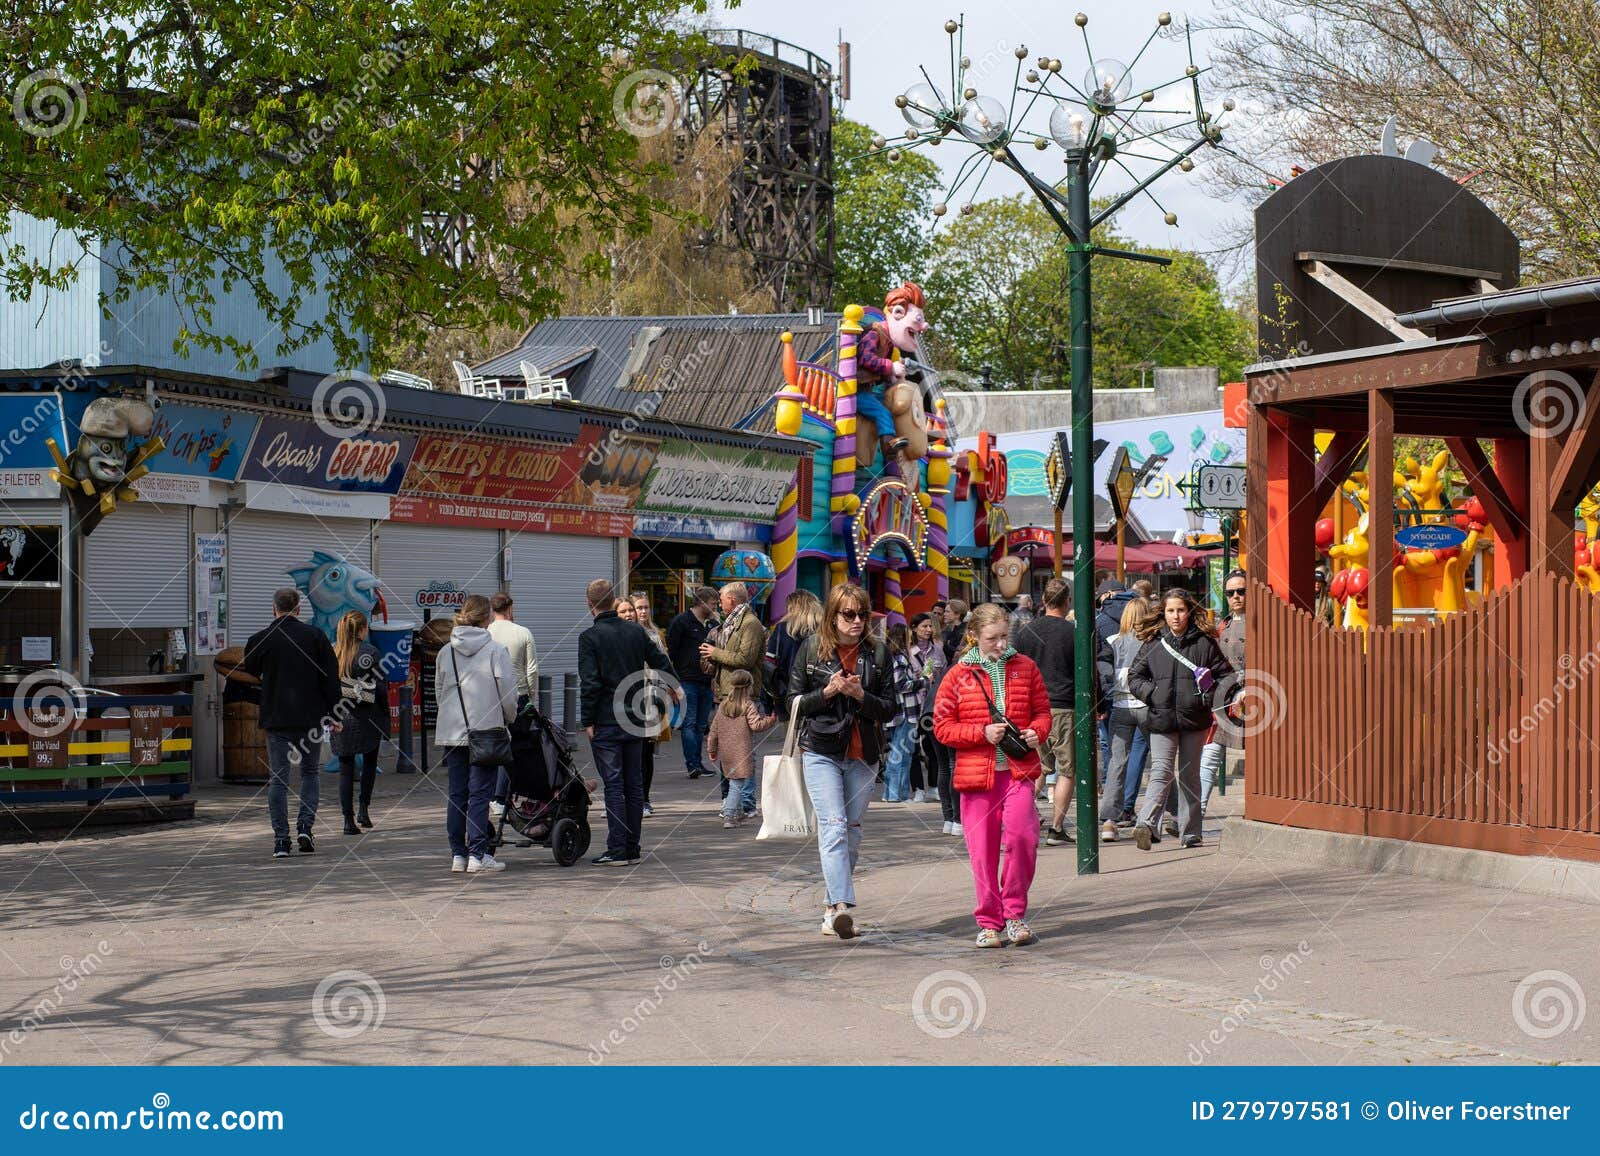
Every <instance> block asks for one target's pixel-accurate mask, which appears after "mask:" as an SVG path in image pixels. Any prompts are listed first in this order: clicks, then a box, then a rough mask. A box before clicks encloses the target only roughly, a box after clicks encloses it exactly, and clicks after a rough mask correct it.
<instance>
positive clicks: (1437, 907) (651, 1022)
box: [0, 756, 1600, 1064]
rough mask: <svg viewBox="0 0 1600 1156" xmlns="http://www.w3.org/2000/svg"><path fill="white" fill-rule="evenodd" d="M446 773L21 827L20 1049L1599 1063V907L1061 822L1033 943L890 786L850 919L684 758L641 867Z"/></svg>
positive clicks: (3, 951) (9, 871)
mask: <svg viewBox="0 0 1600 1156" xmlns="http://www.w3.org/2000/svg"><path fill="white" fill-rule="evenodd" d="M332 787H333V783H332V780H331V779H330V780H327V781H326V782H325V788H324V798H325V800H326V799H327V798H328V797H329V796H332V795H333V794H334V792H333V790H332ZM441 789H442V776H440V775H435V776H417V777H409V776H408V777H400V776H393V775H385V776H384V777H383V778H382V779H381V780H380V782H379V787H378V797H377V800H376V806H375V807H374V818H375V819H376V820H377V822H378V827H377V829H376V830H374V831H373V832H371V833H370V834H367V835H365V836H363V837H361V838H347V837H345V836H342V835H340V834H338V833H337V831H338V829H339V824H338V823H337V821H334V822H331V823H330V822H328V821H327V820H326V819H325V820H324V821H323V822H322V823H321V824H320V830H319V832H318V835H319V850H318V852H317V854H316V855H314V856H299V855H297V856H295V857H294V858H292V859H290V860H288V861H280V862H275V861H273V860H272V859H271V858H270V857H269V853H270V850H271V837H270V833H269V830H268V826H267V821H266V815H265V807H264V797H263V796H262V795H261V794H260V793H259V792H257V791H254V790H251V789H245V788H240V787H222V788H209V789H206V790H203V791H202V792H201V795H200V800H201V805H200V814H199V817H198V818H197V819H196V820H195V821H194V822H192V823H185V824H181V825H176V826H171V827H166V828H159V829H157V828H144V829H138V830H133V831H124V832H114V833H103V834H96V835H92V836H89V837H85V838H78V839H71V840H67V841H64V842H58V843H57V842H52V843H45V844H38V845H9V846H4V847H0V896H4V905H3V907H0V912H3V915H0V928H3V930H4V934H3V935H0V1064H4V1063H26V1064H66V1063H115V1064H129V1063H212V1064H241V1063H363V1064H376V1063H423V1064H434V1063H453V1064H466V1063H580V1064H581V1063H595V1062H607V1063H679V1062H690V1063H713V1064H727V1063H746V1064H754V1063H791V1062H803V1063H906V1062H915V1063H1163V1064H1166V1063H1171V1064H1183V1063H1201V1062H1218V1063H1229V1064H1233V1063H1289V1064H1295V1063H1308V1062H1309V1063H1348V1062H1354V1063H1410V1062H1421V1063H1434V1062H1465V1063H1473V1062H1506V1061H1511V1062H1551V1061H1574V1060H1583V1059H1589V1060H1593V1059H1597V1058H1600V1012H1597V1013H1596V1014H1595V1015H1593V1016H1586V1017H1585V1018H1583V1019H1582V1021H1581V1023H1580V1022H1577V1021H1578V1009H1579V1007H1580V1006H1582V1005H1581V1003H1580V1002H1579V1001H1582V1000H1583V999H1584V993H1585V992H1595V993H1597V994H1600V957H1597V956H1596V953H1595V951H1594V944H1595V942H1596V941H1597V939H1600V906H1587V905H1580V904H1570V903H1562V902H1558V901H1554V900H1541V899H1534V898H1529V897H1527V896H1521V895H1516V894H1512V893H1508V892H1498V891H1485V890H1478V889H1474V888H1471V887H1464V886H1455V885H1448V884H1441V883H1435V882H1429V881H1423V880H1414V879H1406V878H1394V877H1368V876H1362V875H1352V874H1348V873H1340V872H1334V871H1327V870H1323V869H1312V868H1306V867H1299V866H1294V865H1287V864H1284V863H1281V862H1265V861H1253V860H1244V859H1239V858H1237V857H1232V856H1222V855H1219V854H1218V853H1217V852H1216V850H1215V848H1214V847H1212V846H1208V847H1206V848H1202V849H1198V850H1191V851H1181V850H1179V849H1177V847H1176V846H1175V843H1174V841H1172V840H1167V841H1165V842H1163V843H1161V844H1160V845H1158V847H1157V849H1156V850H1155V851H1152V852H1150V853H1141V852H1139V851H1138V850H1137V849H1135V848H1134V847H1132V846H1131V845H1130V844H1120V845H1118V846H1115V847H1111V848H1108V849H1106V853H1105V855H1104V857H1103V873H1102V874H1101V875H1099V876H1097V877H1093V878H1081V877H1079V876H1077V874H1076V871H1075V851H1074V850H1073V849H1072V848H1065V847H1064V848H1043V847H1041V850H1040V859H1041V862H1040V871H1039V877H1038V880H1037V882H1036V883H1035V886H1034V896H1033V911H1032V912H1031V913H1030V920H1031V922H1032V924H1033V926H1034V928H1035V930H1036V931H1037V932H1038V933H1039V935H1040V937H1041V942H1040V943H1038V944H1037V945H1035V946H1033V947H1030V948H1023V949H1013V948H1008V949H1005V950H1003V951H990V952H978V951H976V950H974V949H973V948H972V947H971V946H970V943H971V938H972V934H973V931H974V927H973V924H972V920H971V916H970V904H971V881H970V876H969V874H968V871H967V864H966V860H965V857H964V853H963V848H962V847H961V845H960V841H959V840H956V839H951V838H948V837H945V836H943V835H941V834H940V833H939V811H938V807H937V806H936V805H919V806H912V805H909V804H880V803H874V804H873V806H872V809H871V811H870V813H869V814H868V816H867V821H866V838H865V845H864V849H863V864H862V870H861V872H860V875H859V877H858V890H859V893H860V898H861V907H860V917H861V922H862V923H863V924H864V925H865V928H866V934H865V935H864V936H863V937H861V938H859V939H856V940H853V941H850V942H848V943H840V942H838V941H837V940H833V939H829V938H825V937H823V936H821V935H819V934H818V931H817V924H818V921H819V916H820V906H821V892H820V875H819V872H818V868H817V862H816V851H815V847H814V846H812V845H809V844H807V845H797V844H767V843H761V842H758V841H757V840H756V839H755V831H754V829H753V827H746V828H744V829H741V830H738V831H723V830H722V829H721V826H720V823H719V821H718V820H717V818H716V788H715V785H714V783H713V782H712V781H711V780H704V779H703V780H700V781H698V782H690V781H689V780H688V779H687V778H686V777H685V776H684V775H683V774H682V771H681V765H680V764H679V763H678V762H677V761H675V756H673V757H664V758H663V759H662V766H661V770H660V774H659V775H658V779H657V787H656V792H655V794H656V803H657V814H656V817H655V818H653V819H650V820H647V821H646V826H647V830H646V836H647V837H646V841H645V842H646V850H647V857H646V859H645V860H644V862H643V864H642V865H641V866H639V867H637V868H634V869H625V868H610V869H602V868H598V867H593V866H590V865H589V864H588V863H587V862H584V863H583V864H581V865H579V866H577V867H573V868H570V869H565V870H563V869H561V868H559V867H557V866H555V864H554V862H553V861H552V859H551V857H550V853H549V852H548V851H545V850H541V849H529V850H517V849H514V848H513V849H509V850H508V851H507V852H506V854H505V857H506V858H507V859H508V861H509V862H510V863H511V868H510V869H509V870H508V871H506V872H504V873H503V874H501V875H498V876H492V877H491V876H484V877H467V876H462V875H452V874H450V873H449V871H448V852H447V850H446V846H445V842H444V834H443V812H444V808H443V802H442V798H441V795H440V792H441ZM1239 802H1240V797H1239V794H1238V792H1237V791H1236V792H1235V793H1234V794H1232V795H1230V796H1229V797H1228V799H1227V800H1226V801H1225V802H1224V803H1223V804H1222V806H1221V807H1220V808H1219V811H1220V812H1222V813H1227V812H1228V811H1230V810H1232V809H1236V808H1237V807H1238V805H1239ZM335 807H336V804H335ZM325 814H326V812H325ZM598 818H599V813H598V810H597V811H596V819H597V820H598ZM1211 833H1212V834H1213V835H1214V831H1212V832H1211ZM597 842H598V840H597ZM1538 973H1559V974H1558V975H1544V976H1540V975H1539V974H1538ZM1530 976H1534V977H1535V978H1534V979H1533V980H1532V981H1531V982H1529V983H1527V984H1524V983H1523V981H1524V980H1527V979H1528V977H1530ZM1519 985H1522V986H1521V988H1520V989H1519ZM319 989H320V990H321V993H322V994H321V995H320V997H319V995H318V993H319ZM1563 1001H1565V1002H1563ZM1563 1016H1565V1023H1566V1027H1565V1030H1560V1031H1558V1032H1555V1033H1554V1034H1551V1029H1552V1028H1561V1027H1562V1026H1563ZM1519 1025H1526V1026H1527V1027H1528V1028H1529V1029H1530V1030H1524V1029H1523V1027H1522V1026H1519ZM13 1029H15V1030H17V1031H18V1032H19V1035H18V1036H16V1037H13V1036H11V1035H9V1034H8V1033H9V1032H10V1031H11V1030H13Z"/></svg>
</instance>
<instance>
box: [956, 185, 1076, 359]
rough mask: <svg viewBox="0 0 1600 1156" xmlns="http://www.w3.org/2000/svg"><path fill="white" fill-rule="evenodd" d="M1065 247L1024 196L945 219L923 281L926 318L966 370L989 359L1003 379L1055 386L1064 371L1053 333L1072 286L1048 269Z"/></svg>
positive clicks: (1061, 324)
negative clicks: (1054, 278) (1058, 361)
mask: <svg viewBox="0 0 1600 1156" xmlns="http://www.w3.org/2000/svg"><path fill="white" fill-rule="evenodd" d="M946 219H947V220H948V218H946ZM1064 245H1065V241H1064V239H1063V237H1062V235H1061V232H1060V230H1059V229H1058V228H1057V227H1056V225H1055V222H1053V221H1051V220H1050V218H1049V217H1048V216H1046V215H1045V214H1044V212H1043V211H1042V210H1040V209H1039V208H1038V207H1037V206H1036V205H1034V204H1033V203H1032V202H1031V201H1030V200H1028V199H1026V198H1025V197H1022V196H1016V197H1004V198H995V199H992V200H987V201H979V202H977V204H976V206H975V207H974V209H973V211H972V212H970V213H961V214H960V215H958V216H957V217H956V218H955V219H954V220H953V221H951V222H950V224H948V225H941V227H940V229H939V231H938V233H937V234H936V235H935V238H934V242H933V250H932V253H931V259H930V261H929V266H928V278H927V281H926V283H925V288H926V289H927V292H928V297H929V300H928V319H929V321H930V323H931V324H932V326H933V328H934V329H935V330H936V331H937V332H938V334H939V336H940V337H941V338H942V339H943V340H944V341H945V342H946V343H947V344H948V345H949V346H950V347H951V348H952V349H953V350H954V351H955V353H956V357H957V361H958V363H959V365H960V367H961V368H962V369H963V370H966V371H968V372H976V371H977V370H978V368H979V367H980V366H985V365H987V366H989V367H990V368H991V369H992V371H993V374H994V377H995V380H997V381H999V382H1001V383H1004V384H1008V385H1021V386H1025V387H1027V388H1054V387H1055V385H1056V384H1057V380H1058V374H1059V373H1062V372H1065V370H1064V368H1062V367H1061V366H1058V365H1057V364H1056V358H1055V357H1054V354H1053V353H1052V350H1051V348H1050V346H1049V341H1050V336H1049V335H1050V334H1051V333H1054V332H1057V331H1061V332H1065V330H1066V328H1067V321H1066V310H1067V286H1066V282H1065V281H1062V282H1061V283H1060V284H1059V285H1056V284H1055V283H1054V282H1053V281H1052V280H1051V277H1050V271H1051V270H1052V269H1053V268H1054V262H1055V258H1056V255H1057V253H1058V252H1059V253H1060V254H1061V255H1062V256H1063V257H1064V256H1065V248H1064ZM1062 268H1063V269H1064V268H1065V263H1064V261H1063V263H1062Z"/></svg>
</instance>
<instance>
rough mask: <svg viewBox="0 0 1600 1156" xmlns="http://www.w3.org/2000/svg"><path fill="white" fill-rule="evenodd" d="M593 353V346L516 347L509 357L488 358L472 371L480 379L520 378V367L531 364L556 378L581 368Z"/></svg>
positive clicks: (528, 345)
mask: <svg viewBox="0 0 1600 1156" xmlns="http://www.w3.org/2000/svg"><path fill="white" fill-rule="evenodd" d="M594 352H595V347H594V346H593V345H534V344H532V343H529V344H526V345H519V346H517V348H515V349H513V350H511V351H510V352H509V353H502V354H500V356H498V357H491V358H490V359H489V360H488V361H485V362H484V363H483V364H482V365H480V366H478V367H477V368H476V369H474V370H473V372H474V373H476V374H477V375H478V376H479V377H493V378H502V377H511V378H517V379H518V380H520V379H521V377H522V363H523V362H524V361H531V362H532V363H533V367H534V368H535V369H537V370H538V371H539V372H540V373H542V374H544V375H545V376H547V377H555V376H558V375H560V374H563V373H565V372H566V371H567V370H569V369H573V368H574V367H576V366H578V365H581V364H582V363H583V362H584V361H586V360H588V358H589V357H590V355H591V354H593V353H594Z"/></svg>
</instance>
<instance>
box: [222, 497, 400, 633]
mask: <svg viewBox="0 0 1600 1156" xmlns="http://www.w3.org/2000/svg"><path fill="white" fill-rule="evenodd" d="M371 541H372V523H371V522H370V521H368V520H367V519H365V518H320V517H318V518H312V517H306V516H304V515H300V514H279V513H269V512H267V511H264V510H244V511H242V512H241V513H239V514H238V515H237V516H235V517H234V518H233V519H232V520H231V521H230V522H229V523H228V640H229V641H230V642H236V643H237V644H238V645H241V646H242V645H244V640H245V639H247V638H249V637H250V636H251V635H252V634H254V633H255V632H256V631H258V630H260V629H261V628H262V627H264V626H265V625H266V624H267V623H268V622H270V621H271V620H272V593H273V591H275V590H277V589H278V588H279V587H280V586H293V585H294V582H293V580H292V579H291V578H290V577H289V573H288V571H289V570H290V568H292V567H295V566H303V565H305V564H306V563H307V562H309V561H310V560H311V554H312V551H314V550H323V551H325V552H327V553H329V554H332V555H334V556H335V557H339V558H344V559H347V560H348V561H351V562H354V563H355V564H356V565H358V566H361V567H364V568H366V569H368V570H370V569H371V568H372V545H371ZM300 617H301V618H304V619H306V620H307V621H309V620H310V617H311V612H310V608H309V607H308V606H307V605H306V603H305V601H304V600H303V599H302V601H301V604H300Z"/></svg>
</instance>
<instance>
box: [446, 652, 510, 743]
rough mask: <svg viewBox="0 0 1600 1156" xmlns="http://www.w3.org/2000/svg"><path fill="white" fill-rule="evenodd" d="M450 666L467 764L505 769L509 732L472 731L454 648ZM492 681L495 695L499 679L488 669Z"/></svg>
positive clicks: (500, 728)
mask: <svg viewBox="0 0 1600 1156" xmlns="http://www.w3.org/2000/svg"><path fill="white" fill-rule="evenodd" d="M450 666H451V667H452V668H453V669H454V670H455V672H456V701H458V702H459V703H460V704H461V722H462V725H464V726H465V727H466V728H467V762H469V763H471V764H472V765H473V766H475V767H507V766H510V765H511V732H510V731H509V730H508V729H507V728H505V727H492V728H490V729H488V730H474V729H472V718H471V716H469V715H468V714H467V699H466V696H465V695H463V694H462V693H461V664H460V663H459V662H457V661H456V648H455V647H454V646H451V647H450ZM489 675H490V677H491V678H493V679H494V689H495V693H496V694H497V695H498V694H499V691H500V679H499V677H498V676H497V675H495V673H494V667H493V666H492V665H491V666H490V668H489Z"/></svg>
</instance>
